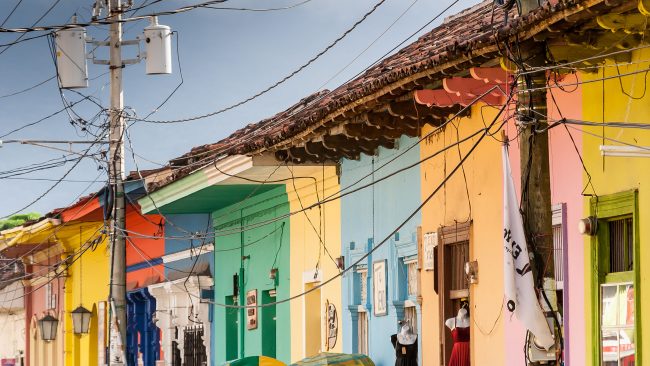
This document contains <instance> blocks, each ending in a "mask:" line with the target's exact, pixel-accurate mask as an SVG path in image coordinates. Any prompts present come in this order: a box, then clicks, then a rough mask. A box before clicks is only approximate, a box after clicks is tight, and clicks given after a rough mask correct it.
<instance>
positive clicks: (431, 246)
mask: <svg viewBox="0 0 650 366" xmlns="http://www.w3.org/2000/svg"><path fill="white" fill-rule="evenodd" d="M437 246H438V233H437V232H435V231H434V232H432V233H426V234H424V260H423V263H422V266H423V267H424V270H425V271H433V270H434V266H435V259H434V253H435V250H436V247H437Z"/></svg>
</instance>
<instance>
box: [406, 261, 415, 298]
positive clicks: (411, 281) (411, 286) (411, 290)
mask: <svg viewBox="0 0 650 366" xmlns="http://www.w3.org/2000/svg"><path fill="white" fill-rule="evenodd" d="M406 268H407V276H408V278H407V282H408V295H409V296H418V263H417V262H416V261H413V262H410V263H407V264H406Z"/></svg>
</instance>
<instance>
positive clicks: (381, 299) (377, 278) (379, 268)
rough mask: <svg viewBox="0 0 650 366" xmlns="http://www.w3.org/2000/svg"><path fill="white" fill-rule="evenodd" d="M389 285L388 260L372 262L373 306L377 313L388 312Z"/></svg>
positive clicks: (383, 313)
mask: <svg viewBox="0 0 650 366" xmlns="http://www.w3.org/2000/svg"><path fill="white" fill-rule="evenodd" d="M387 292H388V285H387V283H386V260H385V259H384V260H380V261H376V262H374V263H373V264H372V308H373V313H374V314H375V315H379V316H381V315H386V314H388V307H387V303H388V296H387V295H388V294H387Z"/></svg>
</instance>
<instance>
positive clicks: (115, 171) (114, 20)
mask: <svg viewBox="0 0 650 366" xmlns="http://www.w3.org/2000/svg"><path fill="white" fill-rule="evenodd" d="M107 5H108V11H109V14H108V15H109V19H110V20H111V25H110V40H109V48H110V60H109V65H110V79H111V96H110V98H111V107H110V113H109V119H110V127H109V139H110V146H109V153H110V157H109V170H108V171H109V183H110V187H111V188H112V189H113V195H114V199H113V215H112V217H111V234H112V237H111V243H112V245H113V247H112V251H111V253H112V257H111V263H112V271H111V288H110V293H111V298H110V301H111V302H112V303H113V304H114V307H113V309H114V312H112V313H111V316H112V319H111V324H114V323H115V321H117V327H118V329H119V333H120V334H119V337H120V340H121V346H122V348H123V347H126V239H125V237H124V235H125V231H124V229H125V228H126V227H125V223H126V220H125V216H126V205H125V196H124V144H123V136H124V116H123V113H122V110H123V109H124V97H123V92H122V68H123V67H124V65H123V63H122V23H121V22H120V20H121V18H122V4H121V0H108V4H107ZM110 352H111V354H110V361H109V364H110V365H123V364H124V363H125V361H126V360H124V359H123V357H124V350H123V349H122V350H120V349H117V347H111V348H110Z"/></svg>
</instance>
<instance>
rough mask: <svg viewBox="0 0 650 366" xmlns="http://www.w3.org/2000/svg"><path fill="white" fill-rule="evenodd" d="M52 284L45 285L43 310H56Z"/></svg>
mask: <svg viewBox="0 0 650 366" xmlns="http://www.w3.org/2000/svg"><path fill="white" fill-rule="evenodd" d="M52 287H53V286H52V282H48V283H47V284H46V285H45V310H52V309H56V294H55V293H54V291H52Z"/></svg>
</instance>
